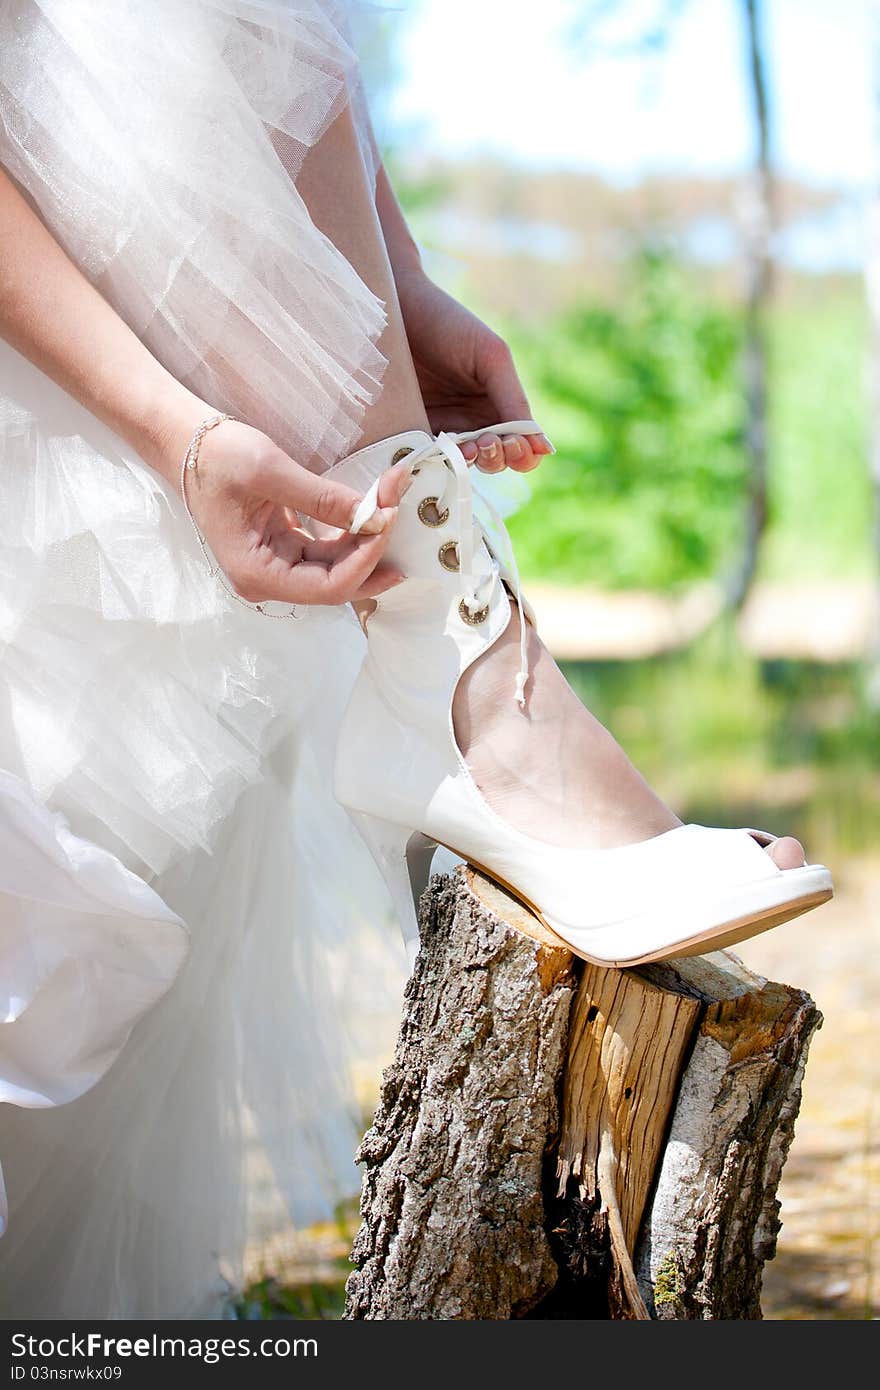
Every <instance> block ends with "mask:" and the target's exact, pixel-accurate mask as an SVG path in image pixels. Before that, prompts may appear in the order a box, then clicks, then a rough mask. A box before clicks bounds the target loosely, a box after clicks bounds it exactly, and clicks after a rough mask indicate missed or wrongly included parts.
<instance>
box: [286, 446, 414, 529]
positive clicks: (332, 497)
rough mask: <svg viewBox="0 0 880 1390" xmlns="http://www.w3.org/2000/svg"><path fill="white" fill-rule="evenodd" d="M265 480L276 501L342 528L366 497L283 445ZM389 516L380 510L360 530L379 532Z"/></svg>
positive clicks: (347, 523) (346, 526)
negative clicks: (290, 453) (300, 460)
mask: <svg viewBox="0 0 880 1390" xmlns="http://www.w3.org/2000/svg"><path fill="white" fill-rule="evenodd" d="M262 484H263V488H264V490H265V493H266V496H267V497H269V498H271V500H272V501H273V502H278V503H280V504H281V505H282V506H284V507H289V508H290V509H291V510H292V511H296V512H300V513H301V514H302V515H303V516H307V517H311V519H312V520H313V521H317V522H320V523H322V524H323V525H325V526H335V527H337V528H338V529H339V530H342V531H347V530H348V529H349V528H350V526H351V523H352V520H353V519H354V514H355V512H356V511H357V509H358V506H359V505H360V503H361V502H362V501H363V494H362V493H360V492H357V491H356V490H355V489H354V488H352V487H348V485H347V484H346V483H339V482H336V481H335V480H334V479H333V478H328V477H324V476H322V475H321V474H320V473H312V472H311V470H310V469H308V468H303V466H302V464H299V463H295V462H294V460H293V459H292V458H290V457H288V455H287V454H285V453H284V452H283V451H282V450H280V449H279V450H278V454H277V457H276V458H274V459H273V461H272V463H271V466H270V467H269V468H267V470H266V474H265V476H264V478H263V479H262ZM386 520H387V519H386V518H385V517H384V516H383V515H382V513H381V511H380V512H376V514H375V515H374V516H372V517H370V519H369V520H368V521H365V522H364V523H363V525H362V526H361V527H360V530H361V532H362V533H363V534H364V535H377V534H378V533H379V532H380V531H383V530H384V529H385V525H386Z"/></svg>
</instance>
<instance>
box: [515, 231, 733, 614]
mask: <svg viewBox="0 0 880 1390" xmlns="http://www.w3.org/2000/svg"><path fill="white" fill-rule="evenodd" d="M510 336H511V339H512V342H513V347H514V351H515V354H516V356H517V358H518V360H519V362H520V366H521V370H522V372H523V375H524V376H525V378H526V381H527V382H528V384H529V387H530V389H531V392H532V396H533V404H534V408H535V410H536V412H537V414H538V416H539V418H540V419H541V421H542V423H545V424H546V427H547V430H548V433H549V434H550V435H551V437H552V438H553V441H554V443H555V444H556V446H557V449H558V451H559V452H558V455H557V457H556V458H554V459H553V460H552V461H550V462H548V463H547V464H545V466H544V467H543V468H542V469H541V471H540V473H539V474H537V475H536V479H535V483H534V490H533V494H532V498H531V501H530V503H529V505H528V507H527V508H525V509H524V510H523V511H522V512H521V513H520V514H519V515H518V516H516V517H514V518H513V519H512V524H511V527H510V529H511V534H512V536H513V539H514V542H515V544H516V546H517V553H518V555H519V556H520V557H521V559H522V564H523V568H524V570H525V571H526V573H529V574H531V575H534V576H540V577H541V578H545V579H550V580H557V581H561V582H569V583H576V582H581V581H586V582H591V583H596V584H600V585H602V586H604V587H609V588H611V587H626V586H638V587H657V588H668V587H670V586H674V585H676V584H680V583H682V582H685V581H688V580H692V579H696V578H704V577H706V576H708V575H711V574H713V573H716V572H718V570H719V569H720V568H721V567H722V566H723V565H724V564H725V563H726V562H728V561H730V560H732V558H733V556H734V555H735V553H736V541H737V537H738V534H739V530H740V525H741V513H742V497H743V491H744V482H745V476H746V464H745V457H744V451H743V446H742V425H743V406H742V398H741V393H740V390H739V382H738V370H737V368H738V358H739V348H740V328H739V323H738V320H737V317H736V315H735V314H734V313H733V312H732V311H730V310H727V309H725V308H724V307H723V306H719V305H716V304H713V303H711V302H710V301H708V300H707V299H706V298H705V297H704V296H702V295H701V294H699V293H698V292H697V291H696V290H694V289H693V288H691V287H690V286H689V285H688V282H687V279H686V277H685V274H684V272H683V271H682V270H681V269H680V268H679V267H678V266H677V265H676V264H675V263H674V261H673V260H672V259H671V258H670V257H669V255H667V254H666V253H664V252H662V251H656V250H651V249H646V250H643V251H641V252H640V253H639V254H638V255H637V256H636V257H635V259H634V260H633V262H632V264H631V265H630V266H629V267H628V269H627V273H626V274H625V275H624V277H623V284H622V289H621V292H620V294H619V296H618V297H617V298H616V299H615V302H614V303H613V304H605V303H598V302H596V303H586V304H582V305H581V306H580V307H578V308H577V309H575V310H574V311H572V312H569V313H567V314H565V315H564V316H562V317H561V318H560V319H559V320H558V321H557V322H553V323H550V324H547V325H545V326H540V327H538V328H537V329H535V328H530V329H529V330H528V331H525V330H523V329H522V328H517V327H514V328H513V330H512V332H511V334H510Z"/></svg>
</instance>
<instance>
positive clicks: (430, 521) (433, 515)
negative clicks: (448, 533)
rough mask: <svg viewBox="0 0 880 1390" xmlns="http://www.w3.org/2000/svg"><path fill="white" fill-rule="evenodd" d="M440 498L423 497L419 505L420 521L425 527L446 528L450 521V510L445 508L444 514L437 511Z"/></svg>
mask: <svg viewBox="0 0 880 1390" xmlns="http://www.w3.org/2000/svg"><path fill="white" fill-rule="evenodd" d="M439 501H440V498H439V497H423V498H422V500H421V502H420V503H419V521H420V522H421V523H422V525H423V526H445V525H446V523H447V521H448V520H449V508H448V507H444V508H443V511H442V512H439V511H438V510H437V503H438V502H439Z"/></svg>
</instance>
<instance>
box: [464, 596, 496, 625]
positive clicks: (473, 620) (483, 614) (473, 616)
mask: <svg viewBox="0 0 880 1390" xmlns="http://www.w3.org/2000/svg"><path fill="white" fill-rule="evenodd" d="M458 612H459V616H460V617H461V620H462V622H464V623H467V625H468V627H479V626H480V623H484V622H485V621H486V619H487V618H488V616H489V605H488V604H486V607H485V608H478V609H477V611H476V613H472V612H471V610H470V609H469V608H468V606H467V604H466V603H465V601H464V599H462V600H461V603H460V604H459V605H458Z"/></svg>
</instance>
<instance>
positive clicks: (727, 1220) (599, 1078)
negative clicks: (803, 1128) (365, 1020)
mask: <svg viewBox="0 0 880 1390" xmlns="http://www.w3.org/2000/svg"><path fill="white" fill-rule="evenodd" d="M421 918H422V945H421V950H420V952H419V956H418V959H417V961H416V966H415V970H414V973H413V976H412V979H411V980H410V981H409V984H408V985H407V990H406V998H405V1011H404V1019H403V1022H402V1025H401V1029H400V1036H399V1039H398V1046H397V1052H396V1056H395V1060H394V1063H393V1064H392V1065H391V1066H390V1067H389V1068H388V1069H387V1071H386V1072H385V1075H384V1078H383V1085H382V1093H381V1098H380V1102H379V1106H378V1109H377V1111H376V1115H375V1118H374V1122H373V1126H372V1128H371V1129H370V1130H369V1131H368V1133H367V1135H366V1136H365V1138H364V1140H363V1143H362V1144H361V1148H360V1151H359V1154H358V1158H359V1160H360V1161H361V1162H362V1163H363V1164H364V1166H365V1172H364V1182H363V1193H362V1199H361V1213H362V1217H363V1221H362V1225H361V1228H360V1231H359V1232H358V1236H357V1239H356V1241H355V1245H354V1249H353V1252H352V1260H353V1262H354V1263H355V1265H356V1269H355V1271H354V1272H353V1273H352V1275H351V1276H350V1278H349V1280H348V1287H347V1304H346V1313H345V1316H346V1317H347V1318H350V1319H360V1318H395V1319H420V1318H444V1319H448V1318H452V1319H460V1318H465V1319H470V1318H483V1319H493V1320H497V1319H508V1318H516V1317H526V1316H527V1317H537V1318H560V1317H562V1318H565V1317H578V1318H584V1317H588V1318H589V1317H592V1318H596V1317H617V1318H620V1317H622V1318H630V1317H642V1318H646V1317H654V1318H730V1317H735V1318H742V1317H747V1318H754V1317H760V1301H759V1300H760V1285H761V1272H762V1268H763V1264H764V1261H765V1260H766V1259H769V1258H770V1257H771V1256H772V1254H773V1252H774V1248H775V1240H776V1233H777V1230H778V1225H779V1222H778V1216H777V1211H778V1204H777V1202H776V1199H775V1193H776V1186H777V1183H778V1181H779V1176H780V1173H781V1170H782V1165H783V1163H784V1161H785V1157H786V1154H787V1152H788V1147H789V1144H790V1142H791V1136H792V1129H793V1123H794V1118H795V1116H796V1114H797V1109H798V1104H799V1100H800V1082H801V1076H802V1073H803V1068H804V1064H805V1060H806V1053H807V1048H808V1045H809V1040H810V1037H811V1035H812V1033H813V1031H814V1029H815V1028H816V1027H817V1026H818V1024H819V1022H820V1018H819V1015H818V1013H817V1011H816V1009H815V1008H814V1006H813V1004H812V1002H811V1001H810V999H809V998H808V997H807V996H806V995H805V994H803V993H802V992H801V991H799V990H795V989H790V988H789V987H787V986H783V985H772V984H770V985H768V984H767V983H766V982H765V981H763V980H761V979H759V978H758V977H757V976H754V975H752V974H751V973H750V972H748V971H747V970H746V969H745V967H743V966H742V965H741V963H740V962H738V961H737V960H736V958H735V957H733V956H731V955H729V954H727V953H723V954H717V955H714V956H711V957H698V958H694V959H691V960H683V961H677V962H675V963H674V964H669V965H663V966H652V967H649V968H646V969H644V970H641V971H616V970H600V969H598V968H597V967H594V966H584V965H583V964H582V963H581V962H580V961H578V960H576V959H575V958H574V957H572V955H571V954H570V952H569V951H568V949H567V948H566V947H565V946H564V944H563V943H561V942H560V941H559V940H558V938H555V937H553V936H552V935H551V934H550V933H548V932H546V931H545V930H544V928H543V927H542V926H541V925H540V924H539V923H538V922H537V921H536V919H535V918H534V917H532V915H531V914H530V913H528V912H527V911H526V910H525V909H524V908H522V907H521V906H520V905H519V904H518V903H517V902H515V901H514V900H513V899H512V898H510V897H509V896H508V895H507V894H506V893H505V892H503V891H502V890H501V889H500V888H498V887H497V886H496V885H495V884H493V883H491V882H490V881H488V880H487V879H484V878H482V877H481V876H480V875H478V874H477V873H475V872H474V871H473V870H471V869H469V868H465V867H464V866H462V867H461V868H459V869H458V870H457V871H456V873H455V874H454V875H453V876H452V877H439V878H434V879H433V880H432V881H431V885H430V887H429V888H428V890H427V892H426V894H425V896H424V898H423V900H422V914H421Z"/></svg>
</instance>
